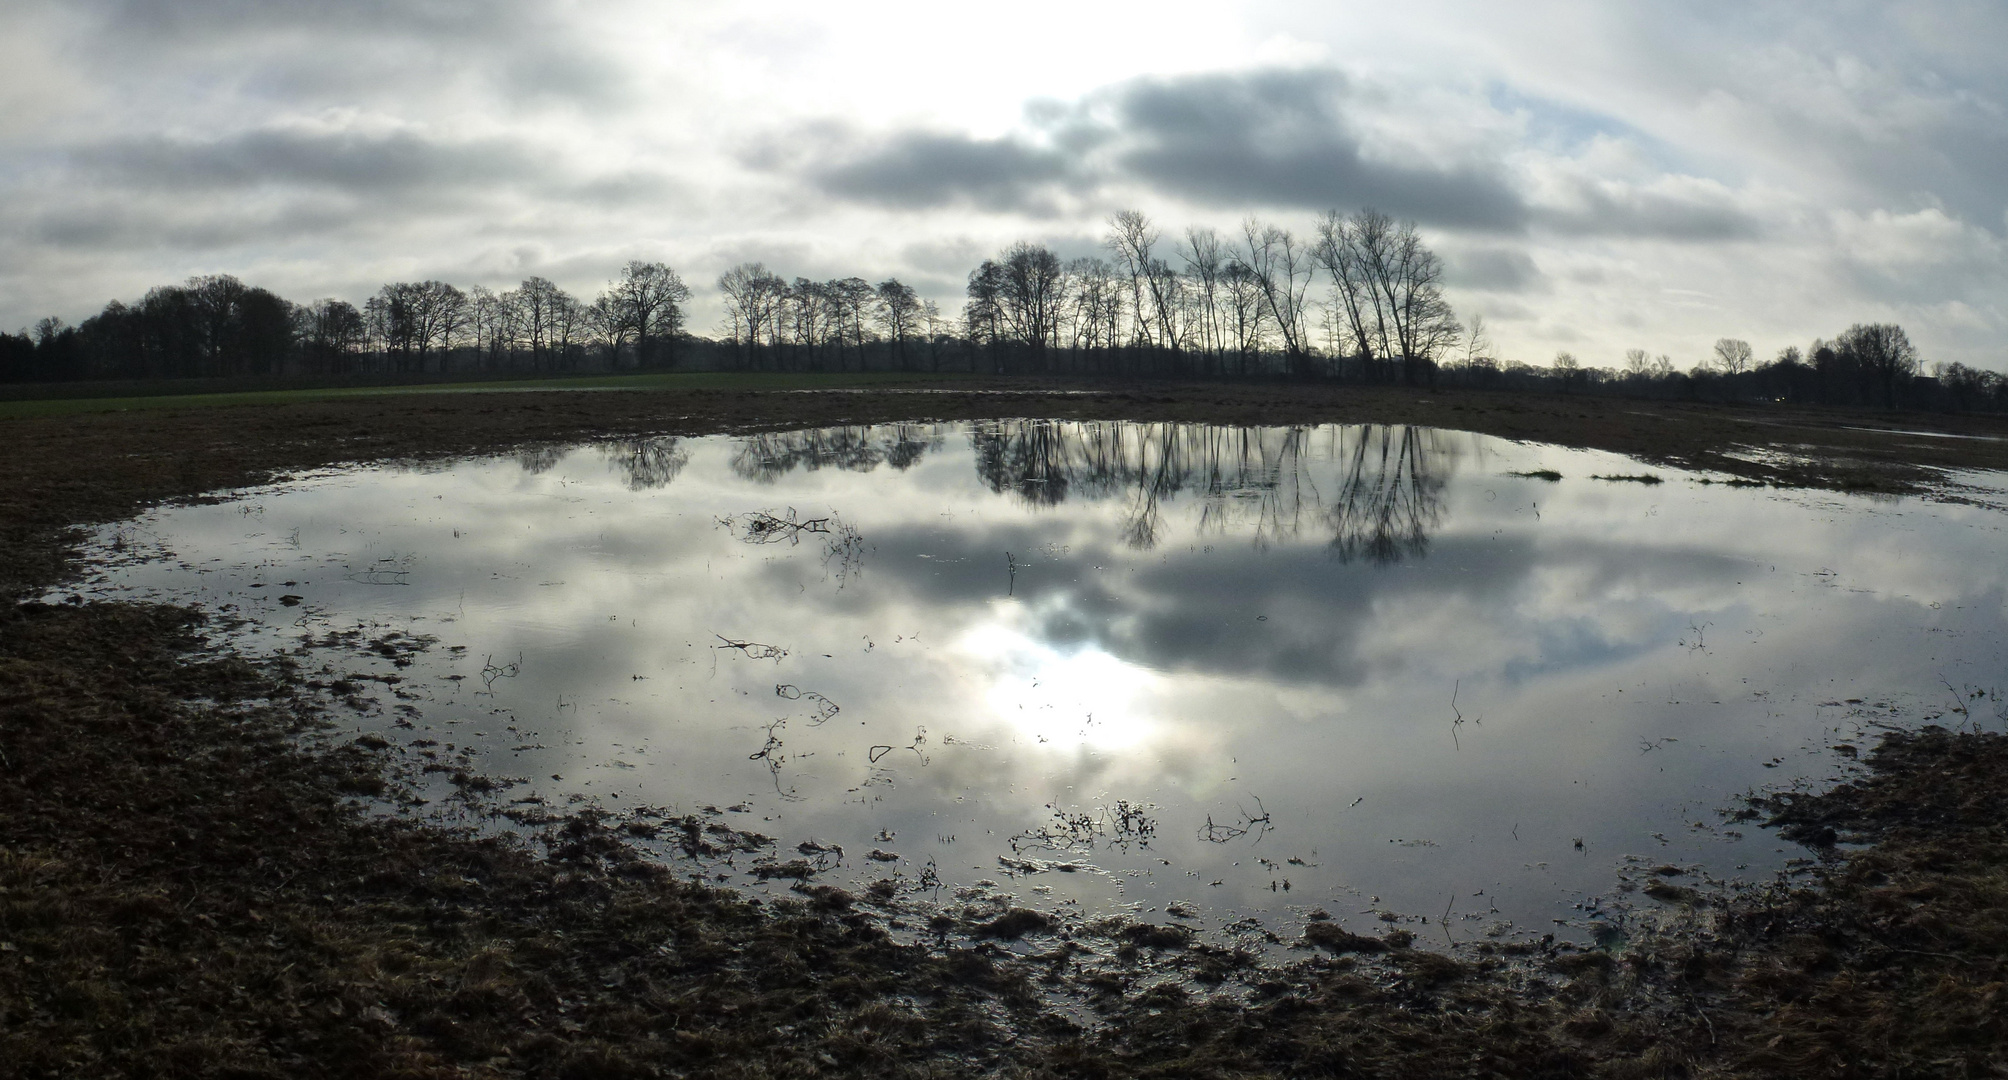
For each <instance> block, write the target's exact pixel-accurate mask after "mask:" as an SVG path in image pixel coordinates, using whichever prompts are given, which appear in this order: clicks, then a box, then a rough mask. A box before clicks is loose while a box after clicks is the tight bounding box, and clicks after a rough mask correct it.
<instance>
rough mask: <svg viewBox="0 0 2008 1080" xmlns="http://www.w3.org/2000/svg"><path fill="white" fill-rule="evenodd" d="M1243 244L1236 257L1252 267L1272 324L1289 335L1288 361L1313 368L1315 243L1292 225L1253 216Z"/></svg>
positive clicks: (1296, 367)
mask: <svg viewBox="0 0 2008 1080" xmlns="http://www.w3.org/2000/svg"><path fill="white" fill-rule="evenodd" d="M1241 237H1242V244H1243V246H1242V247H1241V249H1240V250H1239V251H1237V252H1235V254H1234V258H1235V259H1236V260H1237V261H1238V262H1240V263H1241V264H1242V266H1244V267H1245V268H1246V269H1247V272H1248V280H1249V281H1250V282H1251V283H1252V284H1253V285H1254V287H1255V294H1256V296H1258V297H1259V298H1260V300H1261V307H1262V311H1263V313H1264V314H1266V315H1267V316H1268V318H1269V323H1270V325H1272V326H1274V327H1275V328H1276V332H1277V333H1278V334H1281V335H1282V337H1283V356H1284V362H1285V364H1286V365H1287V366H1288V367H1289V369H1290V373H1291V374H1293V375H1307V374H1309V373H1310V360H1311V351H1310V345H1309V341H1308V337H1309V329H1310V328H1309V327H1308V326H1307V325H1306V324H1305V320H1304V307H1305V302H1306V299H1307V294H1308V293H1309V292H1310V288H1311V278H1312V275H1313V274H1314V273H1316V271H1317V263H1316V262H1315V261H1314V260H1313V258H1312V249H1311V247H1310V246H1309V245H1306V244H1304V243H1303V242H1302V241H1300V240H1298V239H1297V237H1295V236H1293V235H1292V234H1291V233H1290V231H1289V230H1288V229H1284V228H1280V227H1278V226H1275V225H1265V224H1263V223H1262V222H1260V221H1258V220H1256V219H1255V218H1252V217H1251V218H1249V219H1248V220H1246V221H1244V222H1243V223H1242V225H1241Z"/></svg>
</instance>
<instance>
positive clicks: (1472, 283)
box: [1449, 248, 1541, 292]
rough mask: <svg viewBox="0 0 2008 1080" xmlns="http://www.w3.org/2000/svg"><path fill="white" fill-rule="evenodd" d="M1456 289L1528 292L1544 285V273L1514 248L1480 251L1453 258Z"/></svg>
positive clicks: (1460, 253) (1451, 276)
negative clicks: (1458, 287)
mask: <svg viewBox="0 0 2008 1080" xmlns="http://www.w3.org/2000/svg"><path fill="white" fill-rule="evenodd" d="M1449 263H1450V274H1449V279H1450V283H1451V284H1452V285H1457V286H1460V287H1463V288H1466V289H1487V290H1490V291H1493V292H1524V291H1526V290H1529V289H1532V288H1534V287H1536V286H1538V285H1539V284H1540V283H1541V269H1540V267H1538V266H1535V265H1534V260H1533V259H1532V258H1530V257H1529V256H1528V255H1527V253H1526V252H1524V251H1519V250H1516V249H1513V248H1477V249H1474V250H1470V251H1453V252H1451V253H1450V255H1449Z"/></svg>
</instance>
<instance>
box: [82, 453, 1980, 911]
mask: <svg viewBox="0 0 2008 1080" xmlns="http://www.w3.org/2000/svg"><path fill="white" fill-rule="evenodd" d="M1707 479H1708V478H1704V477H1700V476H1698V475H1693V474H1685V473H1681V472H1678V471H1673V470H1666V469H1648V468H1646V467H1643V466H1641V465H1640V464H1639V463H1637V462H1635V461H1631V460H1628V459H1624V458H1620V457H1617V456H1614V455H1608V454H1601V453H1595V452H1588V451H1576V450H1567V449H1562V448H1557V447H1552V446H1540V445H1527V444H1519V443H1511V442H1505V441H1501V440H1497V439H1492V438H1488V437H1483V436H1477V435H1470V434H1465V433H1459V432H1451V431H1441V430H1433V429H1424V428H1391V427H1378V426H1330V427H1314V428H1228V427H1213V426H1203V425H1187V424H1132V423H1052V422H1038V421H1014V422H998V423H984V424H953V425H903V426H879V427H869V428H836V429H821V430H813V431H794V432H784V433H774V434H765V435H756V436H750V437H727V436H716V437H707V438H688V439H677V438H658V439H649V440H639V441H623V442H612V443H602V444H595V445H590V446H584V447H579V448H577V449H572V450H567V451H551V452H535V453H529V454H525V455H521V456H517V457H499V458H486V459H478V460H469V461H461V462H455V463H452V464H448V465H444V466H426V467H421V468H368V469H356V470H349V471H342V472H335V473H329V474H325V475H319V476H314V477H310V478H304V479H297V480H292V481H288V482H286V483H283V484H279V485H276V486H273V487H269V488H263V489H258V490H253V491H246V492H241V493H238V494H237V495H236V496H235V497H234V498H232V499H230V500H228V501H224V502H220V503H215V504H209V505H200V506H180V507H171V508H166V509H162V510H159V511H156V512H154V513H151V514H149V515H147V516H146V517H144V518H142V519H140V520H139V521H137V522H133V523H128V524H126V525H124V526H121V527H118V528H116V529H108V530H106V531H105V532H104V535H103V536H102V537H101V539H100V545H101V547H102V549H103V550H104V551H105V552H106V554H107V556H108V557H107V559H106V560H105V562H104V564H103V566H104V569H103V571H102V572H101V574H100V576H99V579H98V580H97V581H95V582H94V583H93V586H92V589H93V591H94V592H96V593H98V594H100V595H124V596H131V595H139V596H144V597H147V598H155V599H162V600H171V601H176V602H183V603H192V604H195V605H196V606H199V607H204V608H206V609H209V610H211V611H215V612H219V613H224V614H228V615H233V616H239V617H243V618H248V619H249V620H251V621H250V623H249V624H248V625H247V626H246V627H245V628H244V629H242V630H241V631H240V633H241V634H242V635H243V636H244V640H245V642H246V643H247V644H249V645H250V646H252V647H254V648H257V649H262V650H266V651H269V650H271V649H274V648H284V649H287V650H289V651H297V652H300V653H301V654H303V656H304V659H305V663H306V665H307V666H306V670H308V671H310V672H311V671H316V670H319V671H320V674H319V675H318V677H316V679H315V682H316V683H317V684H318V685H319V686H320V687H321V688H322V689H323V690H324V691H325V693H326V694H327V696H328V698H329V699H330V700H331V702H333V703H335V712H336V714H337V715H338V716H339V717H346V718H347V719H348V721H349V722H350V723H352V724H353V727H354V728H355V729H356V730H358V731H367V732H372V733H376V734H378V735H381V736H383V737H385V738H387V739H389V740H390V741H391V742H393V743H395V744H398V745H401V746H404V747H406V748H408V752H409V753H411V754H413V755H415V757H414V760H418V761H429V762H436V763H445V764H444V765H440V766H436V768H435V771H434V772H433V773H431V774H429V775H430V776H431V777H432V778H434V779H437V780H439V786H438V788H437V789H436V790H431V791H428V792H427V793H428V794H430V795H433V796H434V797H435V799H436V800H439V801H443V802H446V803H449V804H450V803H451V800H450V799H442V797H443V796H446V795H450V794H451V793H452V791H453V789H452V788H451V787H449V786H446V782H445V778H446V777H447V776H449V775H451V774H452V773H453V772H455V771H463V772H466V773H475V774H485V775H487V776H489V777H492V778H494V779H496V780H497V781H500V782H503V783H504V784H505V785H506V787H505V790H504V792H503V793H502V794H501V795H499V796H497V800H498V801H499V802H503V803H508V804H510V805H514V806H516V807H535V806H550V807H552V808H554V809H560V808H563V807H565V806H567V805H578V804H579V803H581V802H582V801H583V802H590V803H592V804H596V805H599V806H601V807H604V808H607V809H610V810H613V809H621V808H635V807H659V808H667V809H668V810H672V811H674V812H676V813H678V814H686V813H694V814H699V815H700V816H701V817H702V818H703V819H704V820H706V821H710V822H713V823H714V824H721V825H724V826H728V827H729V828H730V829H732V830H735V831H736V834H745V833H760V834H765V835H767V836H770V837H774V838H777V839H778V841H779V843H777V844H774V845H769V846H766V847H762V848H757V849H752V850H747V851H742V852H740V853H739V854H737V855H736V856H731V857H726V856H724V855H722V854H721V855H718V857H714V858H712V859H710V860H709V861H707V862H706V864H705V873H706V874H707V875H709V876H719V877H722V878H725V879H728V880H734V881H738V882H741V883H743V884H745V885H746V886H747V887H749V888H754V889H763V888H771V889H780V888H783V887H785V886H786V885H787V884H788V880H787V878H786V877H785V876H777V871H781V872H783V873H801V872H804V869H803V867H802V866H801V865H800V864H801V863H806V864H807V870H811V871H815V872H816V873H817V874H818V876H819V879H822V880H836V881H842V882H845V883H847V884H850V885H852V886H853V887H869V885H870V883H872V882H884V883H887V884H882V885H881V886H880V890H881V892H883V891H885V890H887V889H890V888H897V889H900V890H902V891H905V892H909V893H910V892H913V891H915V890H920V891H923V892H929V893H933V892H938V891H939V890H948V893H949V894H950V895H952V894H953V892H954V890H957V889H958V888H960V889H965V890H970V889H974V890H986V891H987V893H988V894H989V895H991V897H992V898H993V899H995V898H997V897H1000V896H1004V895H1008V896H1009V897H1011V898H1012V902H1014V903H1019V904H1023V905H1026V906H1033V907H1045V908H1049V909H1068V910H1075V911H1079V912H1081V913H1097V912H1111V913H1113V912H1125V913H1129V914H1132V915H1135V916H1139V917H1142V918H1145V919H1149V920H1152V921H1162V920H1164V919H1166V918H1167V917H1174V916H1175V917H1177V918H1181V919H1184V920H1186V921H1187V922H1188V924H1190V925H1195V926H1199V927H1202V928H1218V927H1223V926H1231V925H1233V924H1235V923H1236V922H1237V921H1238V920H1242V919H1246V918H1248V917H1251V916H1252V917H1255V918H1257V919H1260V920H1264V921H1269V922H1276V921H1284V920H1288V919H1290V918H1291V917H1293V916H1299V915H1302V914H1303V913H1305V912H1307V911H1311V910H1313V909H1323V910H1325V911H1327V912H1329V913H1330V914H1331V915H1332V916H1333V917H1334V918H1336V919H1337V920H1339V921H1340V922H1342V923H1347V924H1351V925H1352V926H1353V927H1354V928H1355V929H1358V930H1367V929H1369V928H1370V927H1372V926H1374V925H1378V922H1377V920H1380V919H1383V918H1385V919H1387V920H1407V919H1413V918H1415V917H1416V916H1427V917H1428V918H1429V921H1431V922H1432V923H1434V922H1437V921H1439V916H1440V915H1441V914H1443V913H1446V912H1447V913H1448V914H1449V919H1448V920H1447V925H1445V926H1444V931H1445V932H1446V933H1449V934H1451V935H1452V936H1453V937H1458V936H1469V935H1475V934H1478V933H1483V932H1488V931H1489V932H1491V933H1495V934H1496V933H1499V932H1501V931H1502V930H1504V929H1505V928H1507V927H1517V928H1519V929H1521V930H1524V931H1531V932H1535V933H1541V932H1557V933H1560V934H1562V935H1564V936H1568V937H1575V938H1583V937H1587V936H1589V935H1590V934H1591V933H1593V932H1594V931H1595V930H1596V927H1597V925H1598V922H1599V920H1600V919H1602V918H1604V917H1605V916H1606V915H1607V914H1608V910H1609V907H1610V905H1611V904H1612V900H1613V895H1614V893H1613V890H1614V889H1619V888H1623V887H1624V886H1623V885H1622V882H1623V881H1624V880H1625V879H1626V878H1627V877H1630V876H1636V875H1634V874H1632V873H1630V868H1633V867H1636V868H1639V869H1644V868H1649V867H1654V866H1663V865H1665V864H1672V865H1674V866H1678V867H1682V868H1685V869H1686V870H1688V871H1689V872H1691V873H1695V874H1700V875H1713V876H1719V877H1735V878H1741V879H1746V880H1758V879H1768V878H1770V877H1771V876H1772V875H1774V874H1775V873H1777V872H1780V871H1782V870H1785V869H1787V868H1788V867H1789V866H1790V865H1792V864H1793V863H1795V862H1796V861H1799V860H1802V859H1803V858H1804V856H1805V855H1806V854H1807V852H1806V851H1805V850H1804V849H1801V848H1798V847H1796V846H1794V845H1791V844H1789V843H1786V842H1784V841H1781V840H1779V839H1778V838H1777V837H1776V836H1774V835H1771V834H1769V833H1767V832H1765V831H1763V830H1762V829H1760V828H1757V827H1755V823H1752V822H1745V821H1740V820H1738V819H1737V817H1736V815H1735V814H1734V813H1732V811H1733V810H1734V809H1735V807H1736V806H1737V805H1738V803H1737V797H1738V796H1739V795H1742V794H1745V793H1748V792H1752V791H1761V790H1766V789H1777V788H1784V787H1793V786H1807V785H1813V784H1818V783H1822V782H1827V781H1829V780H1831V779H1832V778H1833V777H1834V776H1836V775H1837V773H1838V771H1839V770H1840V769H1841V768H1843V767H1844V766H1845V763H1846V759H1847V757H1848V756H1850V754H1851V752H1852V750H1853V748H1855V747H1860V746H1863V745H1864V740H1872V739H1873V738H1874V735H1875V730H1876V729H1877V728H1879V727H1883V726H1889V725H1894V726H1908V725H1916V724H1919V723H1923V722H1927V721H1931V720H1938V721H1939V722H1943V723H1948V724H1950V723H1952V722H1953V721H1960V722H1972V721H1971V719H1970V718H1972V717H1976V716H1977V717H1979V718H1980V719H1981V720H1983V721H1984V720H1986V719H1987V717H1988V709H1990V708H1992V707H1993V705H1992V704H1991V703H1992V702H1996V701H1998V700H1999V699H1998V680H1999V678H2000V675H2001V669H2000V665H1999V660H2000V657H2001V656H2002V655H2004V652H2008V648H2004V647H2008V632H2004V629H2008V628H2005V627H2004V620H2008V561H2004V560H2003V559H2002V558H2001V553H2002V552H2003V551H2004V550H2008V543H2004V534H2003V530H2002V527H2003V525H2004V523H2008V518H2004V516H2003V515H2002V514H2001V513H2000V512H1998V511H1996V510H1993V509H1988V508H1983V507H1978V506H1970V505H1952V504H1938V503H1921V502H1916V501H1871V500H1868V499H1863V498H1855V497H1848V496H1839V495H1832V494H1824V493H1809V492H1777V491H1771V490H1753V489H1747V488H1739V487H1734V486H1729V485H1725V484H1723V483H1720V482H1719V480H1720V478H1716V480H1717V481H1718V482H1716V483H1709V482H1707ZM1978 479H1980V480H1982V481H1987V480H1989V479H1992V480H1995V481H1998V479H1999V478H1998V477H1995V478H1987V477H1981V478H1978ZM133 551H141V552H146V553H149V557H145V558H133V557H125V558H116V557H111V553H113V552H127V553H130V552H133ZM1989 692H1997V696H1996V697H1993V698H1989V697H1985V696H1984V695H1986V694H1987V693H1989ZM1976 693H1979V694H1982V695H1983V697H1982V698H1980V699H1977V700H1978V702H1980V703H1981V704H1974V705H1973V706H1972V707H1971V708H1970V709H1969V711H1967V712H1964V713H1953V712H1952V709H1953V707H1954V706H1956V705H1959V706H1961V707H1965V706H1963V705H1962V703H1963V702H1969V701H1974V700H1975V699H1973V698H1972V695H1974V694H1976ZM462 782H463V783H465V776H463V777H462ZM719 835H727V836H729V835H735V834H734V833H722V832H721V833H720V834H719ZM714 854H716V853H714ZM790 864H795V865H794V866H793V868H792V869H790ZM762 871H764V873H765V876H764V877H763V876H761V873H762ZM769 879H772V880H771V881H770V880H769Z"/></svg>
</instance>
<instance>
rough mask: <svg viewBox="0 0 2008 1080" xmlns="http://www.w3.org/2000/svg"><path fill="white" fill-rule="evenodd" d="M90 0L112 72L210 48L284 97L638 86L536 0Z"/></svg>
mask: <svg viewBox="0 0 2008 1080" xmlns="http://www.w3.org/2000/svg"><path fill="white" fill-rule="evenodd" d="M86 10H88V11H90V12H91V13H92V14H94V15H96V16H97V23H98V25H97V29H96V32H95V33H94V34H93V35H92V36H91V38H90V40H89V41H88V43H87V44H86V45H85V47H84V51H85V53H86V54H87V55H90V56H93V57H95V59H96V60H97V62H98V64H99V66H100V67H101V68H103V69H104V70H105V71H106V73H107V74H108V75H109V76H110V77H111V78H113V79H116V78H118V77H119V76H120V73H121V72H122V71H124V70H127V69H131V68H135V67H137V68H145V67H164V68H168V69H172V70H184V69H185V68H186V66H187V65H188V64H190V63H201V62H202V61H203V59H204V58H205V57H213V58H217V59H225V60H228V61H229V63H230V67H229V69H228V70H227V71H224V70H219V71H218V72H217V73H216V74H217V76H218V77H219V78H221V79H227V80H230V81H234V82H236V83H237V84H238V85H239V86H240V88H242V89H244V90H246V91H248V92H250V93H252V94H253V95H262V96H267V97H274V98H281V99H298V98H315V97H321V96H325V95H328V94H341V95H344V96H354V95H358V94H361V95H371V94H378V95H381V94H392V95H395V94H398V93H400V92H402V91H403V90H404V89H406V88H410V87H413V86H441V85H444V84H446V83H448V82H450V81H451V80H452V79H453V78H455V77H457V76H461V75H464V74H472V75H473V76H474V77H475V78H476V79H477V80H479V81H481V82H483V83H485V84H486V85H488V86H489V87H490V88H491V89H492V90H494V91H495V92H497V93H499V94H500V95H501V96H502V97H504V98H506V99H509V100H511V101H515V102H534V101H541V100H566V101H577V102H581V103H590V104H594V105H599V106H606V105H611V104H615V103H618V102H619V101H620V100H622V99H623V96H624V94H625V93H626V91H628V90H629V89H631V80H630V78H629V73H627V72H626V71H624V70H623V69H622V68H620V67H619V66H618V65H615V64H610V63H608V62H606V60H605V58H604V57H602V56H600V55H598V50H596V49H595V48H593V46H592V45H591V42H590V41H589V40H588V39H587V38H585V37H584V36H583V35H582V34H581V33H580V32H579V31H580V27H579V25H578V24H577V21H576V20H571V19H567V18H564V17H563V15H562V13H561V12H557V11H553V10H551V9H549V8H548V7H547V6H545V5H539V4H535V3H531V2H529V0H495V2H488V0H418V2H413V3H405V2H393V0H352V2H342V3H331V2H319V3H302V4H289V3H274V2H270V0H109V2H99V3H95V4H87V6H86Z"/></svg>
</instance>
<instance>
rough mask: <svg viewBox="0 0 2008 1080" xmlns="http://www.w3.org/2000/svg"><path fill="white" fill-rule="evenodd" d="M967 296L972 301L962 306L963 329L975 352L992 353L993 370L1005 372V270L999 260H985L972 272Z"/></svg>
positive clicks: (966, 301) (965, 302) (966, 289)
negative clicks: (1001, 347)
mask: <svg viewBox="0 0 2008 1080" xmlns="http://www.w3.org/2000/svg"><path fill="white" fill-rule="evenodd" d="M962 291H963V295H964V296H966V297H967V298H968V299H967V300H965V301H964V302H963V305H962V325H963V329H964V333H966V334H967V335H968V337H969V344H970V347H971V348H975V349H983V350H988V351H989V352H990V354H991V360H990V362H991V370H993V371H996V372H1000V373H1001V372H1002V371H1003V367H1002V363H1003V356H1002V352H1001V350H1000V346H1001V345H1002V343H1003V340H1004V266H1003V264H1001V263H999V262H998V261H997V260H995V259H985V260H983V263H982V265H980V266H978V267H977V268H976V269H974V270H972V271H970V272H969V283H968V284H967V285H965V286H964V287H963V290H962Z"/></svg>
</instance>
